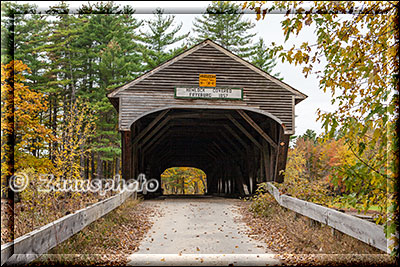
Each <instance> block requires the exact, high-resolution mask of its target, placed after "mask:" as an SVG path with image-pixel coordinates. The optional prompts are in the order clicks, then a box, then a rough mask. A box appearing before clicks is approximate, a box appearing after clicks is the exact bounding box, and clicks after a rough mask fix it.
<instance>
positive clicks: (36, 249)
mask: <svg viewBox="0 0 400 267" xmlns="http://www.w3.org/2000/svg"><path fill="white" fill-rule="evenodd" d="M131 195H132V191H123V192H121V193H119V194H117V195H115V196H112V197H110V198H107V199H105V200H102V201H99V202H97V203H95V204H93V205H90V206H88V207H86V208H83V209H80V210H78V211H75V212H74V213H72V214H68V215H66V216H64V217H62V218H60V219H58V220H56V221H54V222H51V223H49V224H46V225H45V226H42V227H40V228H38V229H36V230H34V231H32V232H30V233H27V234H25V235H23V236H21V237H18V238H16V239H15V240H14V241H12V242H9V243H6V244H3V245H1V266H3V264H4V263H6V265H23V264H27V263H29V262H31V261H33V260H34V259H36V258H38V257H39V256H40V255H41V254H44V253H46V252H47V251H49V250H50V249H52V248H53V247H55V246H57V245H58V244H60V243H61V242H63V241H65V240H67V239H68V238H70V237H71V236H72V235H74V234H76V233H77V232H79V231H81V230H82V229H83V228H84V227H86V226H87V225H89V224H90V223H92V222H94V221H95V220H97V219H99V218H100V217H102V216H104V215H106V214H107V213H109V212H110V211H112V210H113V209H115V208H117V207H119V206H120V205H121V204H122V203H124V202H125V200H126V199H127V198H128V197H129V196H131Z"/></svg>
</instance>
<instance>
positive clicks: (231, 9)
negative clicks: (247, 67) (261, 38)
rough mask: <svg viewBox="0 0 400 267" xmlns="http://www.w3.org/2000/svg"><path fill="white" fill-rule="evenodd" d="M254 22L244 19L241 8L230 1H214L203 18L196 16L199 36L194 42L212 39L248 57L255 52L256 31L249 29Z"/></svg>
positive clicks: (195, 25) (195, 29) (196, 28)
mask: <svg viewBox="0 0 400 267" xmlns="http://www.w3.org/2000/svg"><path fill="white" fill-rule="evenodd" d="M254 27H255V25H254V24H253V23H251V22H250V21H247V20H243V12H242V11H241V8H240V7H239V6H238V5H237V4H235V3H231V2H228V1H214V2H212V4H211V5H209V6H208V7H207V11H206V13H205V14H203V15H202V17H201V18H195V21H194V22H193V31H194V33H195V34H197V37H195V38H193V39H192V40H191V41H192V44H195V43H198V42H201V41H203V40H204V39H207V38H209V39H211V40H213V41H215V42H216V43H218V44H220V45H221V46H223V47H224V48H226V49H228V50H230V51H232V52H233V53H235V54H237V55H238V56H240V57H243V58H247V57H249V56H251V55H253V54H254V51H253V45H252V38H253V37H254V36H255V33H250V32H249V31H250V30H252V29H253V28H254Z"/></svg>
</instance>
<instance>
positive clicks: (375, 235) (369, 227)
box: [267, 183, 390, 253]
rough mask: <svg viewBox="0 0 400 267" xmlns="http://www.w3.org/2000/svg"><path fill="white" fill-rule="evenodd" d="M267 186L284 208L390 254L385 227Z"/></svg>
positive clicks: (270, 185) (269, 185)
mask: <svg viewBox="0 0 400 267" xmlns="http://www.w3.org/2000/svg"><path fill="white" fill-rule="evenodd" d="M267 184H268V191H269V192H270V193H271V194H272V195H273V196H274V198H275V200H276V201H277V202H278V203H279V205H281V206H282V207H285V208H287V209H290V210H292V211H294V212H297V213H299V214H301V215H304V216H306V217H308V218H311V219H313V220H315V221H318V222H321V223H324V224H326V225H329V226H330V227H332V228H334V229H336V230H338V231H340V232H342V233H344V234H347V235H349V236H351V237H354V238H356V239H358V240H360V241H362V242H364V243H367V244H369V245H371V246H373V247H376V248H378V249H380V250H382V251H385V252H388V253H389V252H390V251H389V248H388V240H387V239H386V237H385V233H384V231H383V226H380V225H377V224H375V223H372V222H369V221H367V220H363V219H360V218H357V217H354V216H352V215H348V214H345V213H342V212H339V211H336V210H334V209H330V208H326V207H323V206H321V205H317V204H314V203H311V202H307V201H304V200H301V199H297V198H294V197H290V196H287V195H281V194H280V193H279V190H278V189H277V188H276V187H275V186H273V185H272V184H271V183H267Z"/></svg>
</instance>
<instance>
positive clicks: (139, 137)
mask: <svg viewBox="0 0 400 267" xmlns="http://www.w3.org/2000/svg"><path fill="white" fill-rule="evenodd" d="M168 111H169V109H167V110H164V111H163V112H161V113H160V114H158V116H157V117H155V119H154V120H153V121H152V122H150V123H149V125H147V127H146V128H145V129H144V130H143V131H141V132H140V133H139V134H138V135H137V136H136V137H135V139H134V140H133V145H136V144H137V142H139V140H140V139H142V137H143V136H145V135H146V134H147V133H148V131H149V130H150V129H151V128H153V126H154V125H156V123H157V122H159V121H160V120H161V119H162V118H163V117H164V115H165V114H167V112H168Z"/></svg>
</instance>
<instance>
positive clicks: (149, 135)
mask: <svg viewBox="0 0 400 267" xmlns="http://www.w3.org/2000/svg"><path fill="white" fill-rule="evenodd" d="M170 120H171V116H170V115H168V116H167V117H166V118H165V119H164V120H163V121H162V122H161V123H160V124H158V125H157V127H156V128H154V129H153V130H152V131H151V132H150V133H148V134H147V136H146V137H145V138H144V139H143V141H142V142H141V144H139V146H140V147H142V146H143V145H144V144H145V143H146V142H147V141H148V140H149V139H150V138H151V137H153V135H154V134H156V133H157V131H159V130H160V129H161V128H162V127H163V126H164V125H165V124H167V123H168V122H169V121H170Z"/></svg>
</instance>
